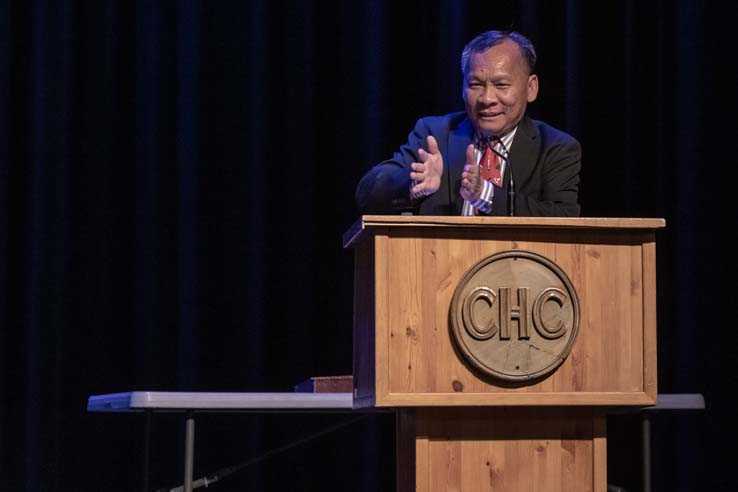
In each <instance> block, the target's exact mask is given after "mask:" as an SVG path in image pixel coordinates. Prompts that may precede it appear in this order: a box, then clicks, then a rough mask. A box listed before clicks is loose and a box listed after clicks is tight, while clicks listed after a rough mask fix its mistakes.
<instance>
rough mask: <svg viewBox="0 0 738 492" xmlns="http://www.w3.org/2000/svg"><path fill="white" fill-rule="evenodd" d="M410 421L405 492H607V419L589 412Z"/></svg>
mask: <svg viewBox="0 0 738 492" xmlns="http://www.w3.org/2000/svg"><path fill="white" fill-rule="evenodd" d="M413 415H414V422H410V421H408V420H404V421H403V422H401V423H400V424H401V425H400V429H399V432H400V433H401V434H404V435H405V436H407V435H412V436H413V438H414V440H415V455H416V462H415V468H414V470H410V469H407V465H406V466H405V468H400V469H398V474H400V475H404V476H414V479H415V480H414V483H412V482H410V483H407V482H405V483H404V484H403V486H404V488H401V489H398V490H401V491H409V490H417V491H418V492H436V491H448V490H459V491H464V492H476V491H505V492H517V491H536V492H539V491H544V492H545V491H551V492H576V491H603V492H604V491H605V490H606V486H607V475H606V473H607V471H606V469H605V468H602V467H601V465H602V464H603V463H604V464H606V455H605V454H602V452H603V450H604V448H603V445H604V444H606V441H605V440H604V439H605V437H604V434H602V433H601V432H602V421H601V419H602V417H598V416H596V415H593V414H592V413H591V412H589V411H580V412H566V411H557V410H551V411H547V412H545V413H542V412H540V411H531V409H516V410H513V411H511V410H510V409H491V408H480V409H469V408H426V409H417V410H416V411H415V412H414V414H413Z"/></svg>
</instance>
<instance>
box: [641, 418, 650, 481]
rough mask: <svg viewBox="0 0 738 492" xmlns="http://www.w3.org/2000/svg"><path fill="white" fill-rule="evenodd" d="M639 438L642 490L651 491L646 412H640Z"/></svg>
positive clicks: (648, 432)
mask: <svg viewBox="0 0 738 492" xmlns="http://www.w3.org/2000/svg"><path fill="white" fill-rule="evenodd" d="M641 439H642V442H643V492H651V419H650V418H649V417H648V413H647V412H643V413H642V414H641Z"/></svg>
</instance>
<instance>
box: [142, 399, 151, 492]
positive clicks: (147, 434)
mask: <svg viewBox="0 0 738 492" xmlns="http://www.w3.org/2000/svg"><path fill="white" fill-rule="evenodd" d="M150 448H151V410H146V411H144V449H143V451H144V452H143V492H149V453H150Z"/></svg>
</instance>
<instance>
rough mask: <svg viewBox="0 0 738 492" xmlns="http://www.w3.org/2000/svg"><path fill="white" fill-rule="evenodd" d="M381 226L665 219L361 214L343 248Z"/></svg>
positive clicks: (651, 225)
mask: <svg viewBox="0 0 738 492" xmlns="http://www.w3.org/2000/svg"><path fill="white" fill-rule="evenodd" d="M384 226H392V227H464V228H480V227H481V228H491V227H511V228H523V227H527V228H537V229H540V228H558V229H565V228H573V229H602V228H607V229H651V230H653V229H661V228H663V227H666V221H665V220H664V219H661V218H609V217H455V216H454V217H450V216H449V217H447V216H427V215H364V216H362V217H361V218H360V219H359V220H357V221H356V222H355V223H354V224H353V225H352V226H351V227H350V228H349V229H348V230H347V231H346V232H345V233H344V235H343V247H344V248H349V247H353V246H354V245H355V244H357V243H358V242H359V241H361V240H363V238H364V237H365V236H366V235H367V231H368V230H371V229H374V228H377V227H384Z"/></svg>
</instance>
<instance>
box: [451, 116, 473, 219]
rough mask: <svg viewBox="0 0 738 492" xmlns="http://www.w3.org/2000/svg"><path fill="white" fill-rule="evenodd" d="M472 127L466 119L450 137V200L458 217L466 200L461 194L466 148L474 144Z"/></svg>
mask: <svg viewBox="0 0 738 492" xmlns="http://www.w3.org/2000/svg"><path fill="white" fill-rule="evenodd" d="M472 135H473V131H472V125H471V121H469V118H465V119H464V121H462V122H461V123H460V124H459V126H458V127H457V128H456V129H454V130H453V131H452V132H451V133H450V134H449V136H448V158H449V160H450V161H451V162H449V164H448V171H449V173H450V174H449V176H448V177H449V179H448V183H449V199H450V202H451V205H452V207H453V208H454V209H455V210H456V215H461V208H462V207H463V205H464V199H463V198H461V195H460V194H459V189H460V188H461V173H462V172H463V171H464V164H466V148H467V147H468V146H469V144H470V143H472Z"/></svg>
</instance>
